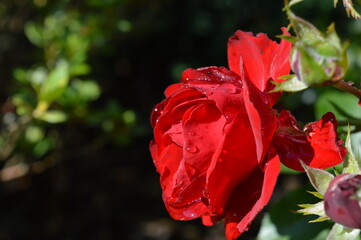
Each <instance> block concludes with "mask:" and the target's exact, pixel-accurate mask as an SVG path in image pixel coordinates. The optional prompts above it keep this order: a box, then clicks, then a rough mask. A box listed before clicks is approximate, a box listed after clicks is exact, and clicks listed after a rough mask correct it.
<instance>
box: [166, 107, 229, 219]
mask: <svg viewBox="0 0 361 240" xmlns="http://www.w3.org/2000/svg"><path fill="white" fill-rule="evenodd" d="M187 114H188V115H189V117H188V119H187V120H186V121H184V125H183V133H182V134H183V138H184V147H183V160H182V162H181V164H180V166H179V167H178V169H177V171H176V172H175V173H174V175H173V179H175V183H174V184H175V185H174V186H173V191H172V195H171V196H170V198H168V199H165V201H166V203H167V204H168V207H169V208H168V211H169V210H170V208H172V209H171V211H170V213H171V215H172V217H174V218H176V219H181V220H189V219H194V218H197V217H199V216H201V215H202V214H204V213H205V211H206V210H207V209H206V207H205V205H206V204H208V202H207V200H206V199H205V198H204V196H203V194H204V193H203V190H204V188H205V181H206V171H207V170H208V167H209V165H210V162H211V159H212V156H213V154H214V152H215V151H216V149H217V146H218V144H219V142H220V140H221V138H222V136H223V127H224V125H225V123H226V119H225V118H224V116H222V115H221V113H220V111H219V110H218V109H217V108H216V107H215V105H214V104H201V105H199V106H198V107H197V108H195V109H194V110H192V111H191V112H190V113H186V114H185V115H187ZM185 118H186V117H185ZM201 205H203V207H200V206H201Z"/></svg>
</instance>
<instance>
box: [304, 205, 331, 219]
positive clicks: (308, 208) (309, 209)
mask: <svg viewBox="0 0 361 240" xmlns="http://www.w3.org/2000/svg"><path fill="white" fill-rule="evenodd" d="M298 206H299V207H301V208H302V209H299V210H297V212H298V213H302V214H303V215H317V216H319V218H317V219H315V220H311V221H309V222H322V221H324V220H327V219H329V218H328V217H327V216H326V213H325V209H324V207H323V201H321V202H318V203H315V204H299V205H298ZM322 219H324V220H322Z"/></svg>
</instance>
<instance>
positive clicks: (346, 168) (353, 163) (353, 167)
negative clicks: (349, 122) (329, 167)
mask: <svg viewBox="0 0 361 240" xmlns="http://www.w3.org/2000/svg"><path fill="white" fill-rule="evenodd" d="M350 136H351V133H350V126H348V131H347V137H346V142H345V147H346V149H347V154H346V158H345V161H344V162H343V170H342V173H356V174H359V173H360V167H359V165H358V162H357V159H356V157H355V155H354V154H353V151H352V144H351V137H350Z"/></svg>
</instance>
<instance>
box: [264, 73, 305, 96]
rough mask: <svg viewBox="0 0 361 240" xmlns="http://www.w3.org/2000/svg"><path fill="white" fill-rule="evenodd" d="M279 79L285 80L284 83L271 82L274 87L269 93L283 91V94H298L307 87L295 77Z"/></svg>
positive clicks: (289, 76)
mask: <svg viewBox="0 0 361 240" xmlns="http://www.w3.org/2000/svg"><path fill="white" fill-rule="evenodd" d="M280 79H285V80H286V81H284V82H281V83H279V82H274V81H273V82H272V83H273V84H274V85H276V87H275V88H274V89H273V90H272V91H270V92H279V91H285V92H299V91H302V90H305V89H306V88H307V87H308V86H307V85H306V84H305V83H304V82H302V81H300V80H299V79H298V78H297V76H295V75H286V76H282V77H280Z"/></svg>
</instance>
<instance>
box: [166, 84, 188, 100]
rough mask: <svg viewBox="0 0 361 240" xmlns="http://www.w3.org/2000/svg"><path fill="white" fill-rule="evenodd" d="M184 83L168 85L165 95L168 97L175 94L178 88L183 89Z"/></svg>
mask: <svg viewBox="0 0 361 240" xmlns="http://www.w3.org/2000/svg"><path fill="white" fill-rule="evenodd" d="M182 86H183V84H181V83H174V84H172V85H170V86H169V87H167V89H166V90H165V91H164V95H165V96H166V97H170V96H171V95H173V94H175V93H176V92H177V91H178V90H180V89H182Z"/></svg>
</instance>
